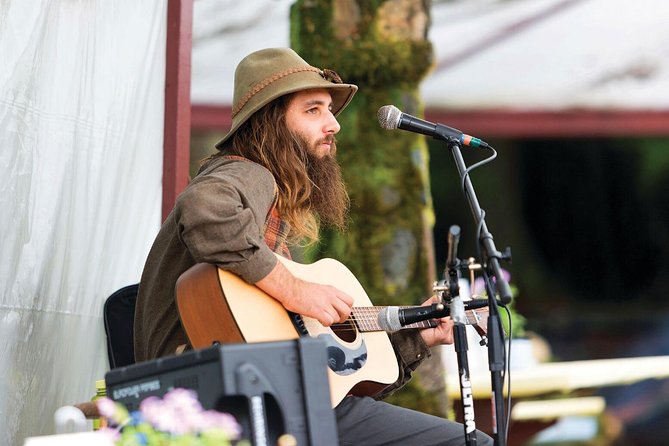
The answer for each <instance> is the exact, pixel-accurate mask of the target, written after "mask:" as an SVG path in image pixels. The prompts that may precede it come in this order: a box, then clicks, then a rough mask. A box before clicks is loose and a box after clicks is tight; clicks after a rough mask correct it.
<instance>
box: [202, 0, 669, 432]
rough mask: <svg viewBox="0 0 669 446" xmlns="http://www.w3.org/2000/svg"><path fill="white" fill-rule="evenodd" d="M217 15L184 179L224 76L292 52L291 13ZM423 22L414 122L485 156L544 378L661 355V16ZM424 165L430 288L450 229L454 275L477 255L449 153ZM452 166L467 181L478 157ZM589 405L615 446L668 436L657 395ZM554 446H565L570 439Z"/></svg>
mask: <svg viewBox="0 0 669 446" xmlns="http://www.w3.org/2000/svg"><path fill="white" fill-rule="evenodd" d="M225 3H226V2H224V1H208V2H199V3H196V9H195V22H194V23H195V26H194V46H193V89H192V94H193V97H192V100H193V103H194V104H195V108H194V110H195V111H194V132H193V141H194V144H193V145H192V148H191V150H192V154H193V157H192V160H193V162H195V161H196V160H197V159H198V158H200V157H203V156H202V153H198V150H202V151H203V152H204V153H207V151H208V150H210V147H211V143H212V141H215V140H216V138H218V137H219V136H220V133H218V132H217V131H216V129H212V128H211V125H210V124H209V122H210V121H207V119H206V118H205V116H209V117H210V119H211V117H212V116H214V115H213V113H212V112H211V110H207V106H211V105H214V106H216V107H220V106H221V105H222V106H223V107H225V106H229V104H230V102H231V97H230V89H229V88H227V86H228V85H230V84H231V83H232V79H233V78H232V77H233V71H232V67H234V66H235V65H236V60H238V59H240V58H241V57H243V56H244V55H245V54H247V53H248V52H249V51H252V50H253V49H259V48H262V47H264V46H269V45H287V44H288V32H289V30H288V26H289V21H288V20H289V19H288V9H289V7H290V5H291V4H292V3H293V2H291V1H288V0H286V1H275V2H265V4H264V5H262V6H261V5H259V4H255V3H251V4H248V5H246V6H244V7H242V6H241V5H235V6H234V7H233V6H232V3H234V2H229V9H230V10H233V9H234V11H235V12H236V14H234V15H233V16H226V17H222V16H220V15H219V14H215V13H214V11H215V10H216V9H217V8H225V5H224V4H225ZM395 3H397V4H398V5H401V4H402V3H410V2H395ZM398 7H401V6H398ZM429 12H430V20H431V21H430V23H429V26H428V39H429V40H430V42H431V43H432V45H433V48H434V55H435V60H434V66H433V67H432V69H431V70H430V72H429V73H428V74H427V75H426V77H425V79H424V80H423V81H422V82H421V83H420V99H421V101H422V103H423V105H424V113H425V117H426V119H428V120H429V121H432V122H440V123H443V124H446V125H449V126H452V127H456V128H458V129H460V130H462V131H463V132H465V133H469V134H472V135H474V136H477V137H479V138H481V139H483V140H485V141H487V142H488V143H490V144H491V145H492V146H494V147H495V148H496V149H497V151H498V157H497V159H495V160H494V161H493V162H492V163H490V164H487V165H485V166H483V167H481V168H479V169H477V170H475V171H474V172H473V173H472V175H471V178H472V181H473V184H474V188H475V190H476V192H477V194H478V198H479V201H480V204H481V207H482V208H483V209H484V210H485V212H486V221H487V223H488V226H489V229H490V230H491V232H492V233H493V235H494V237H495V241H496V244H497V248H498V249H503V248H505V247H507V246H508V247H510V248H511V250H512V253H513V262H512V263H510V264H505V265H504V268H505V269H507V270H509V271H510V273H511V277H512V280H511V282H512V284H513V285H514V287H515V289H516V290H517V296H516V300H515V302H514V304H513V306H514V308H515V309H516V311H517V312H518V313H519V314H521V315H522V317H523V318H524V319H525V329H526V330H528V331H529V332H530V333H533V334H535V335H538V336H539V337H540V338H541V339H543V340H544V341H545V342H546V344H547V345H548V346H549V349H550V350H549V351H550V353H549V355H550V359H551V360H552V361H576V360H595V359H608V358H625V357H629V358H633V357H639V356H652V355H666V354H667V353H669V339H668V338H667V331H668V330H669V318H668V314H669V313H668V311H669V304H667V302H666V300H665V299H664V298H663V297H662V296H663V295H664V290H665V289H666V287H667V280H668V278H669V274H667V273H668V272H669V271H668V268H669V265H668V262H667V259H668V258H669V245H668V242H669V238H668V235H669V233H668V230H669V204H667V203H668V202H667V198H666V190H667V187H668V186H669V138H668V135H669V113H668V111H669V67H668V66H667V64H666V62H665V60H666V56H667V55H668V54H669V33H668V32H667V31H666V30H665V29H664V28H665V26H664V25H663V23H666V19H668V18H669V7H667V5H665V4H664V3H663V2H661V1H650V0H647V1H643V2H640V3H638V2H628V1H624V0H623V1H610V0H609V1H604V0H582V1H578V0H576V1H574V0H566V1H565V0H497V1H495V0H466V1H433V2H431V3H430V5H429ZM223 36H225V38H223ZM221 54H225V55H226V56H225V57H221V56H220V55H221ZM363 89H364V86H363ZM198 104H200V105H201V106H202V107H201V108H200V110H201V113H202V115H201V116H202V118H201V119H202V120H201V122H202V125H201V126H199V125H198V119H200V118H198V112H197V110H198ZM396 105H398V106H399V104H396ZM400 108H402V107H400ZM220 110H221V109H220V108H219V113H220ZM408 112H409V113H413V111H412V110H409V111H408ZM219 122H220V121H219ZM212 131H213V136H212ZM345 131H346V129H344V132H345ZM396 136H397V134H396V133H388V134H387V138H388V139H392V138H394V137H396ZM428 148H429V178H430V190H431V194H432V203H433V207H434V213H435V221H434V222H435V223H434V229H433V236H434V249H435V259H436V266H437V270H438V271H441V269H442V268H443V267H444V262H445V255H446V254H445V252H446V234H447V232H448V228H449V226H450V225H452V224H457V225H460V226H461V227H462V234H463V235H462V239H461V242H460V247H459V253H460V255H461V257H463V258H464V257H467V256H473V255H475V253H476V247H475V243H476V241H475V238H476V234H475V226H474V223H473V218H472V216H471V213H470V210H469V207H468V204H467V202H466V201H465V199H464V197H463V194H462V193H461V190H460V183H459V177H458V172H457V170H456V168H455V164H454V161H453V158H452V156H451V154H450V152H449V150H448V149H447V147H446V145H445V144H444V143H442V142H440V141H435V140H428ZM346 149H347V147H345V148H343V149H342V150H346ZM353 150H365V149H364V148H360V149H359V148H357V147H355V146H354V148H353ZM464 156H465V160H466V162H467V163H468V164H473V163H474V162H477V161H480V160H482V159H483V158H485V157H486V156H487V154H486V153H481V152H476V151H474V150H472V149H466V150H465V152H464ZM581 373H584V374H587V373H591V372H590V371H589V370H588V369H587V368H586V369H583V371H582V372H581ZM580 391H581V393H583V392H582V389H581V390H580ZM577 393H578V392H577ZM587 393H588V394H596V395H601V396H603V397H604V398H605V399H606V405H607V409H606V410H607V413H610V414H613V415H615V417H616V419H617V420H618V421H617V422H620V423H621V424H624V430H625V434H624V435H625V439H621V438H619V439H618V441H620V442H622V444H656V443H654V442H653V441H652V440H649V439H652V438H661V437H662V436H663V435H666V434H667V433H668V432H667V427H666V426H664V425H663V424H664V423H661V422H659V420H661V419H664V418H665V417H666V416H667V410H668V408H667V403H666V402H665V400H666V397H667V396H668V395H669V383H667V381H666V380H659V381H658V380H650V381H644V382H643V383H641V384H634V385H625V386H622V385H621V386H611V387H606V388H599V389H589V391H588V392H587ZM615 423H616V422H614V424H615ZM618 427H619V426H618ZM618 427H616V428H614V430H615V429H617V428H618ZM567 430H571V431H572V435H573V436H575V437H576V438H577V437H578V436H579V434H578V433H575V432H574V431H578V430H579V428H578V425H577V424H574V425H573V426H572V427H571V428H569V427H567ZM586 430H587V429H586ZM568 437H569V436H567V437H565V439H564V440H563V441H565V442H566V441H568ZM546 438H547V439H546V440H544V442H545V443H549V442H550V441H552V440H549V438H550V436H546ZM537 441H539V440H537ZM556 441H557V440H556ZM593 441H594V440H593ZM599 441H602V440H601V439H600V440H599ZM604 441H612V440H610V439H609V440H604Z"/></svg>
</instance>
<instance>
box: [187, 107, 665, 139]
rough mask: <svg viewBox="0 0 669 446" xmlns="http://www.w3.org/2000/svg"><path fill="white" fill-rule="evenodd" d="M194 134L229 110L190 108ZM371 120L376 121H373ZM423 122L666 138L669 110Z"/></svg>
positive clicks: (507, 114)
mask: <svg viewBox="0 0 669 446" xmlns="http://www.w3.org/2000/svg"><path fill="white" fill-rule="evenodd" d="M192 116H193V129H194V130H219V131H221V130H226V129H228V128H230V122H231V117H230V107H227V106H215V105H193V108H192ZM372 119H376V118H375V117H372ZM425 119H427V120H428V121H431V122H440V123H442V124H446V125H448V126H451V127H455V128H458V129H460V130H462V131H463V132H465V133H469V134H473V135H476V136H478V137H480V138H483V139H486V138H568V137H623V136H634V137H640V136H669V110H663V111H662V110H660V111H656V110H637V111H621V110H617V111H593V110H566V111H552V112H546V111H512V110H482V111H453V110H435V109H427V110H426V112H425Z"/></svg>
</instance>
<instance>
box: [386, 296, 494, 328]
mask: <svg viewBox="0 0 669 446" xmlns="http://www.w3.org/2000/svg"><path fill="white" fill-rule="evenodd" d="M463 304H464V309H465V310H473V309H476V308H482V307H487V306H488V300H487V299H475V300H471V301H467V302H463ZM450 314H451V310H450V308H449V307H447V306H445V305H444V304H441V303H439V304H432V305H430V306H427V305H423V306H419V307H385V308H383V309H382V310H381V311H379V314H378V316H377V322H378V324H379V327H380V328H381V330H383V331H385V332H388V333H392V332H395V331H398V330H401V329H402V327H406V326H407V325H411V324H415V323H416V322H422V321H427V320H429V319H437V318H441V317H446V316H449V315H450Z"/></svg>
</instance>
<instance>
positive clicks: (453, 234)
mask: <svg viewBox="0 0 669 446" xmlns="http://www.w3.org/2000/svg"><path fill="white" fill-rule="evenodd" d="M458 243H460V226H458V225H452V226H451V227H450V228H448V257H446V266H447V267H448V268H455V267H457V266H458V263H460V262H458Z"/></svg>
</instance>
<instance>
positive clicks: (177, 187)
mask: <svg viewBox="0 0 669 446" xmlns="http://www.w3.org/2000/svg"><path fill="white" fill-rule="evenodd" d="M192 40H193V0H168V2H167V44H166V56H167V57H166V61H165V129H164V132H163V135H164V141H163V199H162V216H163V221H164V220H165V218H166V217H167V215H168V214H169V213H170V211H171V210H172V207H173V206H174V202H175V201H176V197H177V195H179V193H180V192H181V191H182V190H183V189H184V188H185V187H186V185H187V184H188V175H189V169H190V166H189V163H190V161H189V160H190V129H191V104H190V81H191V77H190V76H191V75H190V73H191V49H192Z"/></svg>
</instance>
